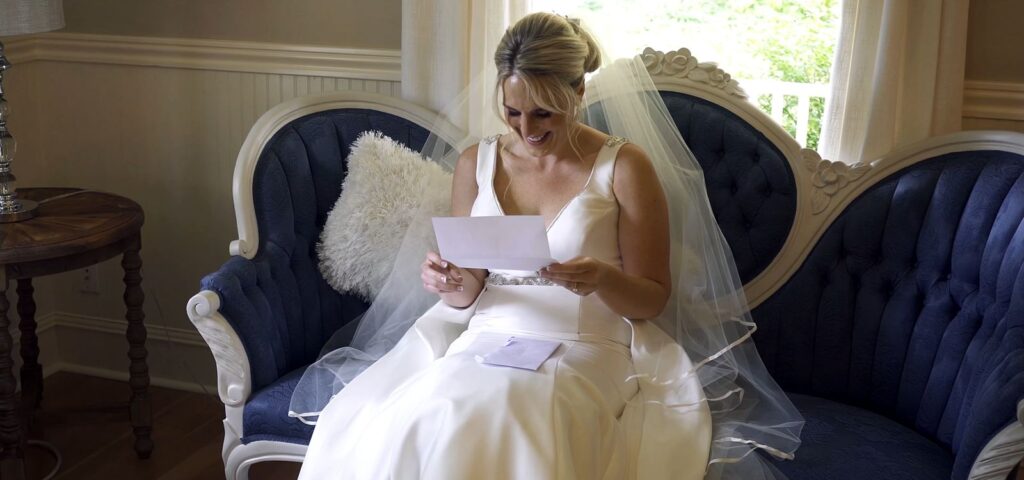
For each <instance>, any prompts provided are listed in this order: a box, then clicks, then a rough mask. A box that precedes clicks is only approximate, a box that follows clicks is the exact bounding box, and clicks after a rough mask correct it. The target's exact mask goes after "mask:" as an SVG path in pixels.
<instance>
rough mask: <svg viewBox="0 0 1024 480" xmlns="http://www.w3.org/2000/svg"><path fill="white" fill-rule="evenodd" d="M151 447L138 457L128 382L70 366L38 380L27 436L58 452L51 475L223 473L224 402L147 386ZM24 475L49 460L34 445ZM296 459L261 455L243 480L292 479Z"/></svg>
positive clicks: (33, 475)
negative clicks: (40, 388)
mask: <svg viewBox="0 0 1024 480" xmlns="http://www.w3.org/2000/svg"><path fill="white" fill-rule="evenodd" d="M149 393H150V398H151V400H152V406H153V441H154V443H155V448H154V450H153V455H152V457H150V458H149V459H148V460H139V459H138V458H136V456H135V450H134V449H133V443H134V437H133V436H132V431H131V425H130V422H129V419H128V398H129V394H130V389H129V387H128V383H127V382H122V381H116V380H107V379H102V378H96V377H90V376H87V375H79V374H73V373H57V374H54V375H51V376H50V377H47V378H46V380H45V381H44V393H43V403H42V405H41V407H40V408H39V409H37V410H36V411H35V413H34V415H33V421H32V426H31V429H30V431H29V438H30V439H42V440H46V441H48V442H51V443H53V445H54V446H55V447H56V448H57V449H58V451H59V452H60V454H61V456H62V457H63V465H62V467H61V469H60V472H59V473H58V475H57V477H56V478H58V479H67V480H71V479H74V480H99V479H103V480H111V479H113V480H120V479H130V480H148V479H153V480H179V479H181V480H206V479H210V480H217V479H222V478H224V464H223V461H222V460H221V457H220V455H221V445H222V443H223V439H224V427H223V424H222V420H223V417H224V406H223V405H222V404H221V403H220V400H219V399H218V398H217V397H216V396H214V395H204V394H199V393H192V392H183V391H179V390H171V389H167V388H160V387H150V389H149ZM25 457H26V458H25V468H26V474H27V475H28V478H29V479H30V480H32V479H39V478H42V477H43V476H44V475H46V473H48V472H49V471H50V469H52V468H53V465H54V460H53V458H52V457H51V455H50V454H49V453H47V452H46V451H45V450H43V449H41V448H39V447H31V446H30V447H29V448H28V449H27V450H26V453H25ZM299 467H300V465H299V464H298V463H292V462H263V463H258V464H256V465H254V466H253V467H252V469H251V470H250V472H249V478H250V480H291V479H295V478H296V477H298V473H299Z"/></svg>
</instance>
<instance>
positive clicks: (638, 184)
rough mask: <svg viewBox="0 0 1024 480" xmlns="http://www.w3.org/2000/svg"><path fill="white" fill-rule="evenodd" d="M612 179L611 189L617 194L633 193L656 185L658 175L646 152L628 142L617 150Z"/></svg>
mask: <svg viewBox="0 0 1024 480" xmlns="http://www.w3.org/2000/svg"><path fill="white" fill-rule="evenodd" d="M612 178H613V181H612V188H613V189H614V190H615V191H616V193H617V194H618V193H620V192H621V191H623V190H628V191H634V190H636V189H645V188H649V187H652V186H654V185H657V184H658V174H657V173H656V172H655V170H654V165H653V164H652V163H651V159H650V157H648V156H647V152H645V151H644V149H643V148H641V147H640V146H639V145H637V144H635V143H629V142H627V143H625V144H623V145H622V147H621V148H619V152H618V155H617V156H616V158H615V171H614V174H613V177H612Z"/></svg>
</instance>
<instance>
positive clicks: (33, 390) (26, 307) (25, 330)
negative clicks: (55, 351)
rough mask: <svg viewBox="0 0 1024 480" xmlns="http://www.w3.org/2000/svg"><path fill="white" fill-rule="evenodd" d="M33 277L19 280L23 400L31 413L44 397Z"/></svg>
mask: <svg viewBox="0 0 1024 480" xmlns="http://www.w3.org/2000/svg"><path fill="white" fill-rule="evenodd" d="M34 292H35V289H33V288H32V279H31V278H23V279H20V280H18V317H20V318H21V323H19V325H18V326H19V328H20V329H21V359H22V361H23V363H22V365H21V401H22V404H23V405H24V407H25V409H26V411H28V412H29V415H31V409H32V408H35V407H38V406H39V403H40V402H41V401H42V399H43V367H41V366H40V365H39V337H38V336H36V302H35V300H33V299H32V294H33V293H34Z"/></svg>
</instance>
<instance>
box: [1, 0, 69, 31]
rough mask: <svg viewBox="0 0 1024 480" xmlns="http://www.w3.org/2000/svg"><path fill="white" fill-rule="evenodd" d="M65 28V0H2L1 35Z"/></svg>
mask: <svg viewBox="0 0 1024 480" xmlns="http://www.w3.org/2000/svg"><path fill="white" fill-rule="evenodd" d="M58 28H64V4H63V0H0V36H6V35H24V34H28V33H39V32H49V31H50V30H56V29H58Z"/></svg>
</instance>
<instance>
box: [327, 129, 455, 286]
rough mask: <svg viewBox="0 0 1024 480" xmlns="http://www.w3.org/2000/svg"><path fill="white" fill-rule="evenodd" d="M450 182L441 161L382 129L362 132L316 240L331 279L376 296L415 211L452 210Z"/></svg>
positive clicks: (427, 214)
mask: <svg viewBox="0 0 1024 480" xmlns="http://www.w3.org/2000/svg"><path fill="white" fill-rule="evenodd" d="M451 184H452V174H451V173H449V172H447V171H445V170H444V169H443V168H442V167H441V166H440V165H438V164H437V163H435V162H433V161H431V160H429V159H425V158H423V157H421V156H420V155H419V154H418V153H416V152H414V151H412V150H410V149H409V148H407V147H405V146H404V145H402V144H400V143H398V142H396V141H394V140H392V139H391V138H388V137H387V136H385V135H384V134H382V133H380V132H366V133H363V134H362V135H361V136H360V137H359V138H358V139H357V140H356V141H355V143H353V144H352V152H351V153H350V154H349V156H348V174H347V175H346V176H345V180H344V181H343V182H342V184H341V185H342V186H341V195H340V196H339V197H338V201H337V202H336V203H335V204H334V208H332V209H331V212H330V213H329V214H328V216H327V222H326V224H325V225H324V230H323V232H322V233H321V234H320V243H319V244H318V245H317V254H318V256H319V258H320V272H321V273H322V274H323V276H324V278H325V279H326V280H327V283H329V284H330V285H331V286H332V287H334V288H335V289H336V290H338V291H341V292H348V293H355V294H357V295H359V296H361V297H362V298H364V299H366V300H368V301H370V300H373V298H374V297H376V296H377V293H378V292H379V291H380V289H381V287H382V286H383V284H384V280H385V279H386V278H387V277H388V275H389V274H390V273H391V267H392V264H393V263H394V260H395V256H396V255H397V253H398V250H399V248H400V247H401V245H402V239H403V236H404V235H405V233H406V227H408V226H409V223H410V222H411V221H412V220H413V217H414V216H421V217H423V218H427V219H429V218H430V217H431V216H443V215H448V212H449V208H450V204H451Z"/></svg>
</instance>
